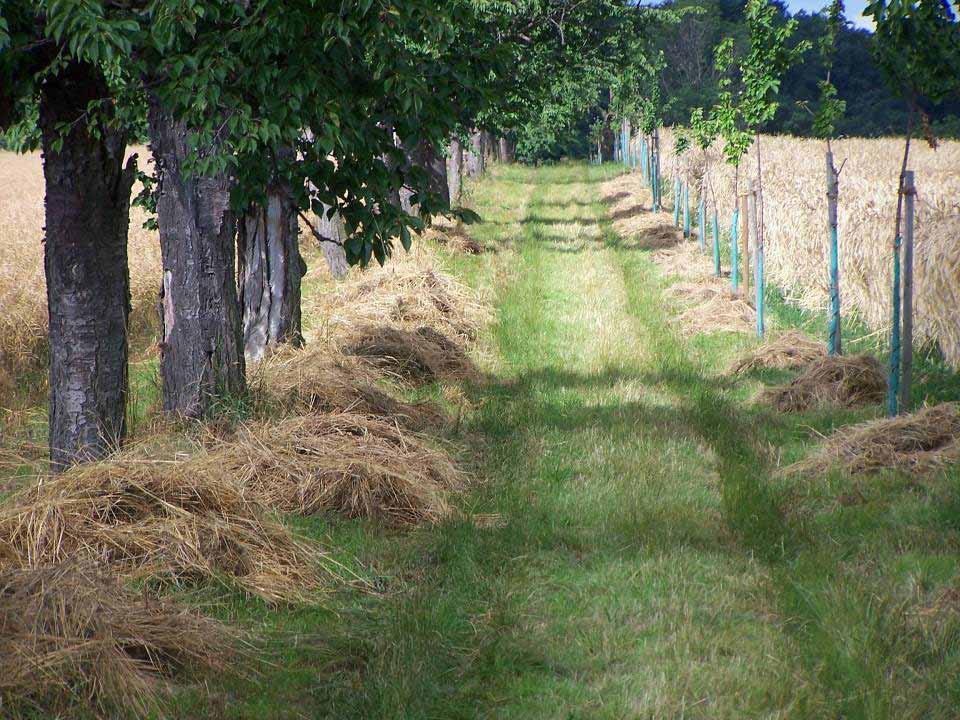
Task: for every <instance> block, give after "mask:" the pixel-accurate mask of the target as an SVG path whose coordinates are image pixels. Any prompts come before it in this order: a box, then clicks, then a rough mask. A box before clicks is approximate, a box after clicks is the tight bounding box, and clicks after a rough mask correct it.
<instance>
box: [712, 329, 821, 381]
mask: <svg viewBox="0 0 960 720" xmlns="http://www.w3.org/2000/svg"><path fill="white" fill-rule="evenodd" d="M825 353H826V348H825V347H824V346H823V343H821V342H818V341H816V340H814V339H813V338H811V337H810V336H809V335H806V334H804V333H802V332H800V331H799V330H787V331H786V332H785V333H782V334H781V335H778V336H777V337H775V338H772V339H769V340H767V341H766V342H764V343H763V344H762V345H760V346H759V347H757V348H754V349H753V350H750V351H749V352H747V353H745V354H744V355H742V356H741V357H739V358H737V360H736V361H734V362H733V363H732V364H731V365H730V367H729V368H728V369H727V372H726V374H727V375H743V374H744V373H747V372H750V371H752V370H759V369H767V368H776V369H783V370H794V369H797V368H801V367H803V366H804V365H808V364H809V363H812V362H814V361H815V360H817V359H819V358H821V357H823V355H824V354H825Z"/></svg>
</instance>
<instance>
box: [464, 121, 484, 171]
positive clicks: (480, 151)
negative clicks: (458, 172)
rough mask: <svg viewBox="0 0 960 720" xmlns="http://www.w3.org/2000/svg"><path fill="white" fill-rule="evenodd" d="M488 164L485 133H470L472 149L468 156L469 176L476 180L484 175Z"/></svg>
mask: <svg viewBox="0 0 960 720" xmlns="http://www.w3.org/2000/svg"><path fill="white" fill-rule="evenodd" d="M485 162H486V153H485V151H484V147H483V133H482V132H480V131H479V130H475V131H474V132H472V133H470V147H469V149H468V151H467V156H466V169H467V176H468V177H470V179H472V180H476V179H477V178H478V177H480V176H481V175H483V173H484V170H485V169H486V167H485Z"/></svg>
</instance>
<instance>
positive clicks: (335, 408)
mask: <svg viewBox="0 0 960 720" xmlns="http://www.w3.org/2000/svg"><path fill="white" fill-rule="evenodd" d="M257 374H258V377H259V379H260V382H261V387H262V389H263V391H264V392H265V393H266V395H267V396H268V397H269V398H270V399H271V400H272V402H274V403H275V404H278V405H279V406H280V407H282V408H283V409H284V410H285V411H287V412H288V413H293V414H296V415H305V414H308V413H330V412H355V413H358V414H361V415H371V416H376V417H383V418H390V419H391V420H395V421H396V422H398V423H400V424H401V425H402V426H404V427H407V428H410V429H411V430H425V429H428V428H442V427H445V426H446V425H448V424H449V422H450V420H449V418H448V417H447V415H446V413H445V412H444V411H443V409H442V408H441V407H440V406H439V405H437V404H436V403H432V402H417V403H411V402H405V401H403V400H399V399H397V398H395V397H393V396H392V395H390V394H389V393H387V392H385V391H384V390H382V389H381V388H380V387H379V386H378V379H379V376H378V373H377V372H375V371H374V370H373V369H372V368H371V367H370V365H369V364H368V363H364V362H361V361H360V360H358V359H357V358H354V357H350V356H347V355H344V354H343V353H342V352H341V351H340V350H339V349H337V348H336V347H334V346H333V344H332V343H329V342H314V343H310V344H309V345H307V347H305V348H302V349H293V348H287V349H283V350H280V351H278V352H277V353H274V354H273V355H272V356H271V357H270V358H269V359H268V360H265V361H264V362H262V363H261V364H260V366H259V367H258V369H257Z"/></svg>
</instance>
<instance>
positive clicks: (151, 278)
mask: <svg viewBox="0 0 960 720" xmlns="http://www.w3.org/2000/svg"><path fill="white" fill-rule="evenodd" d="M134 152H137V153H138V155H139V156H140V162H141V167H143V164H144V162H146V160H145V159H146V158H149V152H148V151H147V150H146V149H145V148H136V149H134ZM137 191H138V190H137V189H134V192H137ZM43 196H44V188H43V167H42V162H41V159H40V154H39V153H28V154H25V155H17V154H15V153H10V152H4V151H0V398H4V397H7V398H9V396H10V395H11V394H12V393H10V392H7V393H5V392H4V389H7V390H8V391H9V390H11V389H12V388H11V386H12V385H14V384H15V383H16V384H19V385H21V386H22V385H23V384H24V383H25V382H32V383H35V384H42V383H43V375H42V373H37V372H32V371H36V370H42V369H43V368H45V367H46V328H47V301H46V284H45V282H44V275H43ZM145 219H146V217H145V214H144V212H143V211H142V210H140V209H139V208H132V209H131V212H130V241H129V259H130V291H131V296H132V302H133V316H132V318H131V325H132V326H133V327H132V328H131V329H132V331H133V332H134V333H136V332H138V331H139V330H142V329H144V326H145V325H147V326H155V320H153V319H152V316H153V315H155V312H154V306H155V305H156V301H157V289H158V288H159V283H160V275H161V267H162V265H161V260H160V240H159V237H158V235H157V234H156V233H155V232H150V231H147V230H144V229H143V222H144V220H145ZM33 389H34V390H38V391H39V392H30V390H31V388H27V387H19V388H17V390H18V392H17V393H15V394H17V395H19V396H21V397H24V398H25V399H26V398H30V399H36V397H37V396H38V395H40V394H42V391H43V388H39V387H38V388H33Z"/></svg>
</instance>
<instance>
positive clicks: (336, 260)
mask: <svg viewBox="0 0 960 720" xmlns="http://www.w3.org/2000/svg"><path fill="white" fill-rule="evenodd" d="M317 230H318V231H319V233H320V235H321V237H323V238H325V240H322V241H321V242H320V250H321V252H323V257H324V258H325V259H326V261H327V267H328V268H330V274H331V275H333V276H334V277H335V278H337V279H339V278H342V277H345V276H346V274H347V273H348V272H350V265H349V263H348V262H347V251H346V250H345V249H344V247H343V245H344V243H345V242H346V241H347V231H346V228H344V226H343V218H342V217H340V213H337V212H334V213H331V212H330V206H329V205H327V204H326V203H324V204H323V216H322V217H321V218H320V224H319V227H318V228H317ZM328 241H330V242H328Z"/></svg>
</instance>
